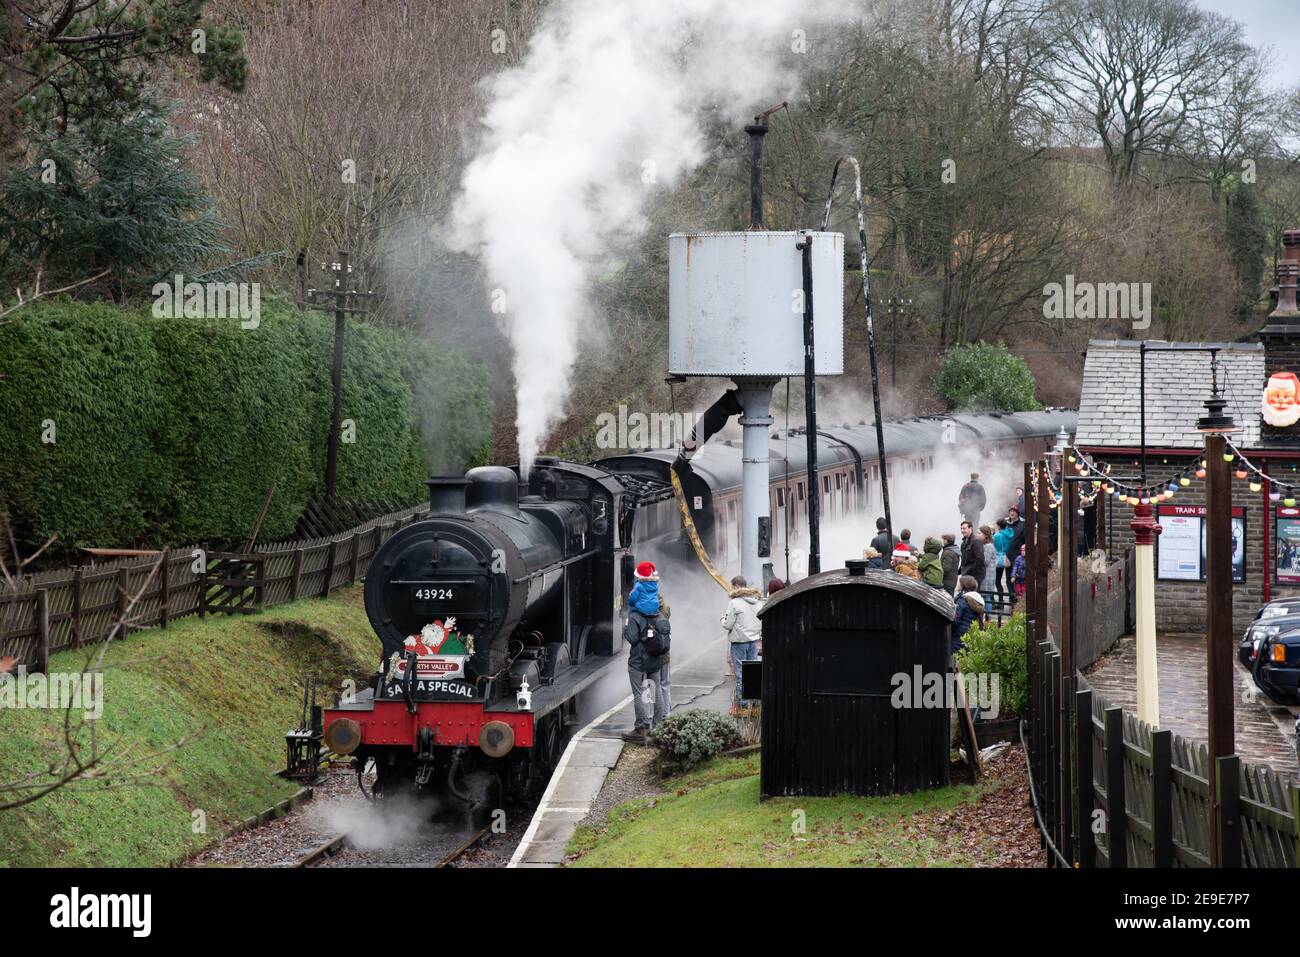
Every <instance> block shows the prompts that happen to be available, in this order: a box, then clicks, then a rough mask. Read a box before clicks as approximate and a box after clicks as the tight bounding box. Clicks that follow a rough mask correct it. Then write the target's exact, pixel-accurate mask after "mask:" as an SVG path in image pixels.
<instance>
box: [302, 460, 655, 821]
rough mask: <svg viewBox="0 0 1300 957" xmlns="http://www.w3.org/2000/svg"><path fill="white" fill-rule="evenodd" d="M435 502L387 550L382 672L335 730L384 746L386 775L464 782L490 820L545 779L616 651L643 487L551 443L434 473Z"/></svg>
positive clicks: (373, 619) (378, 577) (410, 787)
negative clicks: (533, 452)
mask: <svg viewBox="0 0 1300 957" xmlns="http://www.w3.org/2000/svg"><path fill="white" fill-rule="evenodd" d="M428 484H429V488H430V515H429V517H428V518H427V519H426V520H423V521H420V522H416V523H414V524H411V525H408V526H406V527H405V528H403V529H401V530H400V531H398V532H397V533H395V534H394V535H393V536H392V537H391V538H389V539H388V541H386V542H385V543H384V544H383V546H381V547H380V549H379V550H378V551H377V552H376V553H375V555H374V557H373V558H372V559H371V561H370V565H369V567H368V569H367V573H366V580H365V607H366V614H367V616H368V617H369V619H370V623H371V625H372V626H373V627H374V630H375V632H376V634H377V635H378V636H379V639H380V641H381V643H382V658H381V662H380V666H379V669H378V671H377V672H376V674H375V675H374V676H373V679H372V681H371V686H370V688H368V689H366V690H364V691H362V692H361V693H360V694H358V695H357V696H356V698H355V700H351V701H341V702H339V703H338V704H337V705H336V706H334V707H331V708H326V709H325V711H324V715H323V725H324V743H325V745H326V746H327V747H328V748H330V749H331V750H333V751H334V752H336V753H338V754H350V755H352V756H353V757H354V759H355V762H354V763H355V765H356V767H357V770H358V776H359V777H360V774H361V772H362V771H363V770H364V769H365V768H366V767H367V766H368V765H369V762H370V761H372V760H373V762H374V768H375V771H376V775H377V777H376V782H375V790H376V792H377V793H379V794H392V793H393V792H399V791H416V792H429V793H434V794H440V795H449V796H452V797H454V798H456V799H458V800H459V801H461V802H463V803H464V804H465V805H467V806H468V807H469V809H470V812H471V815H472V816H473V817H474V818H475V819H476V820H478V821H480V822H481V821H482V820H483V819H484V818H485V816H486V815H489V814H490V813H491V811H492V810H493V809H494V808H496V807H499V806H500V800H501V797H502V791H503V790H505V789H508V790H510V791H511V792H513V794H514V795H515V796H517V797H523V796H524V795H526V794H527V793H528V792H530V791H535V790H536V789H537V788H538V787H540V786H542V785H543V784H544V782H545V781H546V780H547V778H548V777H549V775H550V773H551V771H552V770H553V769H554V767H555V764H556V762H557V761H558V759H559V756H560V753H561V750H562V742H563V735H564V728H565V724H566V721H571V720H572V719H574V718H575V717H576V707H577V701H578V696H579V694H580V693H581V692H582V691H583V690H584V689H585V688H587V687H589V686H590V685H591V683H592V682H594V681H595V680H596V679H597V678H598V677H599V676H600V674H601V673H602V672H603V670H604V669H605V668H606V667H607V666H608V665H610V664H612V663H613V662H614V661H615V660H616V657H615V656H616V655H617V653H618V652H619V651H620V650H621V644H622V639H621V636H620V632H619V629H618V628H616V627H615V616H616V614H617V613H618V609H619V608H620V606H621V598H622V594H623V592H624V588H625V583H624V569H625V568H626V567H627V562H626V561H624V556H625V555H626V554H627V541H626V538H627V535H628V533H629V532H630V515H631V512H632V509H633V508H634V507H635V506H634V498H633V496H632V495H631V493H630V492H629V491H628V490H627V489H626V488H625V485H624V484H623V483H622V482H620V481H619V480H618V479H617V478H615V477H614V476H611V475H610V474H609V473H607V472H604V471H602V470H599V469H594V468H590V467H587V466H583V465H577V464H573V463H567V462H566V463H562V462H560V461H558V460H556V459H554V458H548V457H541V458H539V459H538V460H537V462H536V464H535V466H534V468H533V469H532V471H531V473H530V475H529V479H528V481H527V483H526V484H521V482H520V479H519V476H518V475H517V474H516V473H515V471H513V470H512V469H508V468H502V467H497V466H488V467H482V468H475V469H471V470H470V471H469V472H468V473H467V474H466V475H465V476H464V477H463V478H435V479H431V480H430V481H429V483H428Z"/></svg>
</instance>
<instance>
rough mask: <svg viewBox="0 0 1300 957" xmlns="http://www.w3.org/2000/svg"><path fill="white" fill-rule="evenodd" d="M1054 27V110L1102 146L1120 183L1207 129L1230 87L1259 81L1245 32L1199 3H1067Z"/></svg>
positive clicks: (1094, 0) (1147, 0) (1072, 0)
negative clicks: (1196, 125)
mask: <svg viewBox="0 0 1300 957" xmlns="http://www.w3.org/2000/svg"><path fill="white" fill-rule="evenodd" d="M1054 22H1055V24H1056V30H1055V38H1056V44H1057V46H1056V48H1057V50H1058V54H1059V55H1058V56H1057V57H1056V58H1055V60H1054V62H1053V73H1054V83H1053V86H1054V90H1055V94H1056V97H1057V102H1058V103H1059V104H1060V105H1061V106H1062V107H1063V108H1064V109H1066V110H1067V111H1068V112H1069V114H1070V115H1072V117H1073V118H1074V120H1075V121H1076V122H1077V123H1078V124H1079V125H1080V126H1081V127H1083V128H1085V129H1087V130H1088V131H1089V132H1090V133H1091V134H1092V135H1094V136H1095V137H1096V138H1097V140H1098V141H1099V142H1100V145H1101V148H1102V151H1103V153H1104V155H1105V158H1106V164H1107V166H1108V168H1109V170H1110V173H1111V175H1112V176H1113V177H1114V178H1115V179H1116V181H1117V182H1121V183H1129V182H1131V181H1132V180H1133V179H1134V178H1135V176H1136V175H1137V173H1138V163H1139V160H1140V158H1141V157H1142V156H1144V155H1146V154H1149V153H1153V152H1159V151H1163V150H1166V149H1168V148H1170V147H1171V146H1172V145H1173V144H1174V143H1176V142H1178V141H1179V139H1180V138H1181V137H1183V136H1184V135H1185V134H1186V132H1187V127H1188V125H1189V124H1190V123H1193V122H1196V121H1201V122H1206V123H1208V122H1210V118H1209V117H1208V116H1207V114H1209V113H1210V112H1211V111H1213V110H1214V109H1215V108H1216V106H1218V105H1219V104H1220V103H1221V94H1222V92H1223V87H1224V85H1225V84H1227V85H1228V86H1231V85H1232V80H1233V78H1234V77H1238V78H1245V77H1249V76H1250V75H1251V72H1252V64H1251V63H1250V61H1251V59H1252V57H1253V56H1254V53H1253V51H1252V49H1251V48H1250V46H1249V45H1248V44H1247V43H1246V42H1245V41H1244V39H1243V35H1242V28H1241V25H1240V24H1238V23H1236V22H1235V21H1233V20H1230V19H1228V18H1226V17H1223V16H1220V15H1219V14H1214V13H1207V12H1205V11H1203V10H1201V9H1200V8H1199V7H1197V6H1196V4H1195V2H1194V0H1061V2H1060V4H1059V7H1057V9H1056V16H1055V21H1054Z"/></svg>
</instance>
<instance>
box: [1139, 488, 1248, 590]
mask: <svg viewBox="0 0 1300 957" xmlns="http://www.w3.org/2000/svg"><path fill="white" fill-rule="evenodd" d="M1156 514H1157V520H1158V521H1159V522H1160V529H1161V533H1160V535H1159V537H1158V538H1157V539H1156V549H1157V555H1156V577H1157V578H1161V579H1164V580H1166V581H1204V580H1205V524H1206V523H1205V514H1206V510H1205V506H1204V505H1161V506H1160V507H1159V509H1158V511H1157V513H1156ZM1232 580H1233V581H1234V582H1244V581H1245V580H1246V509H1245V507H1244V506H1241V505H1234V506H1233V508H1232Z"/></svg>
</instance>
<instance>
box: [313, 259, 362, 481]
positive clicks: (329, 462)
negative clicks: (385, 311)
mask: <svg viewBox="0 0 1300 957" xmlns="http://www.w3.org/2000/svg"><path fill="white" fill-rule="evenodd" d="M321 271H322V272H325V273H326V275H328V274H329V272H332V273H333V274H334V279H333V286H334V288H333V289H308V290H307V305H310V306H314V307H316V308H318V309H319V308H321V307H322V306H328V304H330V302H331V300H332V304H333V306H334V358H333V362H332V363H331V366H330V384H331V386H332V388H333V393H334V395H333V405H332V407H331V411H330V431H329V436H328V438H327V440H326V445H325V449H326V451H325V496H326V497H327V498H334V496H335V492H336V491H337V487H338V463H339V431H340V430H341V428H342V413H343V345H344V336H345V334H346V329H347V318H348V316H364V315H365V314H366V313H367V312H368V310H366V309H361V308H359V307H357V306H355V305H352V303H353V302H355V301H358V300H365V299H368V298H369V297H370V296H371V295H372V292H370V291H369V290H367V291H366V292H359V291H358V290H357V289H356V280H355V278H354V277H353V275H352V271H353V270H352V263H351V261H350V255H349V253H348V251H347V250H345V249H340V250H339V258H338V261H337V262H334V263H330V264H329V269H328V270H326V264H325V263H321Z"/></svg>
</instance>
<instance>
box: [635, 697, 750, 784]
mask: <svg viewBox="0 0 1300 957" xmlns="http://www.w3.org/2000/svg"><path fill="white" fill-rule="evenodd" d="M648 743H649V745H650V746H651V747H652V748H654V749H655V751H656V752H657V753H658V756H657V760H658V765H659V773H660V774H663V775H669V774H678V773H681V772H682V771H689V770H691V769H692V768H694V767H698V766H699V765H701V764H703V763H704V762H705V761H708V760H709V759H710V758H715V757H717V756H718V755H719V754H721V753H722V752H723V751H725V750H727V749H728V748H734V747H736V746H737V745H738V744H740V730H739V729H738V728H737V727H736V723H735V722H734V721H732V720H731V719H730V718H725V717H723V716H722V715H720V714H718V713H717V712H716V711H707V710H703V709H699V708H696V709H694V710H691V711H681V712H678V713H677V714H674V715H669V716H668V718H666V719H665V720H664V721H663V722H662V723H661V724H660V725H659V726H658V727H657V728H655V729H654V730H653V731H651V732H650V737H649V739H648Z"/></svg>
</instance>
